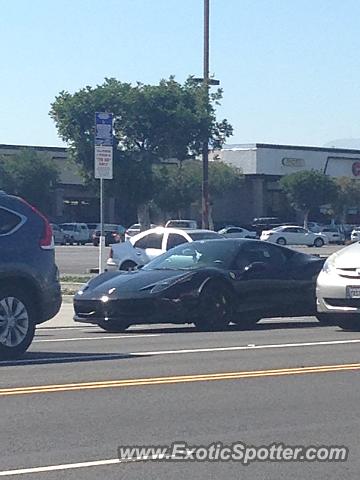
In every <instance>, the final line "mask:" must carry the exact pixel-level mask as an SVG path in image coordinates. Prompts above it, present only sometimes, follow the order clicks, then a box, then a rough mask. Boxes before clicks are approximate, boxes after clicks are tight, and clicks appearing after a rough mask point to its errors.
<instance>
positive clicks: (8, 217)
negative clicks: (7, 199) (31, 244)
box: [0, 208, 21, 235]
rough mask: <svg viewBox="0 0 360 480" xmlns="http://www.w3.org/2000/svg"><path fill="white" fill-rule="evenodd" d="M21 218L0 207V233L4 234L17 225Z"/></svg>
mask: <svg viewBox="0 0 360 480" xmlns="http://www.w3.org/2000/svg"><path fill="white" fill-rule="evenodd" d="M20 222H21V218H20V217H19V216H18V215H16V214H15V213H12V212H10V211H9V210H5V209H4V208H0V235H5V234H7V233H10V232H11V231H12V230H14V228H15V227H17V226H18V225H19V223H20Z"/></svg>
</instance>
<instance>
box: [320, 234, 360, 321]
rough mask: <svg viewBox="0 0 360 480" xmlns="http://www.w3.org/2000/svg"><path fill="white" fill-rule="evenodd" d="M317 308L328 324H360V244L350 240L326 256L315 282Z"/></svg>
mask: <svg viewBox="0 0 360 480" xmlns="http://www.w3.org/2000/svg"><path fill="white" fill-rule="evenodd" d="M316 298H317V310H318V312H319V313H318V315H320V318H322V319H324V320H325V321H326V322H327V323H328V324H332V325H333V324H334V325H339V326H340V327H342V328H344V329H348V328H351V329H356V330H359V328H360V244H359V243H357V242H356V243H353V244H352V245H348V246H347V247H345V248H342V249H341V250H338V251H337V252H335V253H333V254H332V255H330V257H328V259H327V260H326V262H325V264H324V266H323V269H322V271H321V272H320V274H319V276H318V278H317V284H316Z"/></svg>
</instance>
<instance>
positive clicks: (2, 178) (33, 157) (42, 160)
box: [0, 149, 58, 213]
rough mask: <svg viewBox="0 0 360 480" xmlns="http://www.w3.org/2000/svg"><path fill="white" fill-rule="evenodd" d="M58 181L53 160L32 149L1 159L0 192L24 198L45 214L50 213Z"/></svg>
mask: <svg viewBox="0 0 360 480" xmlns="http://www.w3.org/2000/svg"><path fill="white" fill-rule="evenodd" d="M57 179H58V169H57V167H56V165H55V164H54V162H53V160H52V159H51V158H50V157H48V156H47V155H43V154H41V153H38V152H36V151H35V150H34V149H24V150H21V151H20V152H19V153H17V154H15V155H11V156H1V157H0V189H2V190H5V191H6V192H7V193H11V194H14V195H19V196H21V197H23V198H24V199H25V200H27V201H28V202H30V203H31V204H33V205H34V206H35V207H37V208H39V209H40V210H41V211H43V212H44V213H49V206H50V204H51V197H52V194H53V187H54V185H55V183H56V181H57Z"/></svg>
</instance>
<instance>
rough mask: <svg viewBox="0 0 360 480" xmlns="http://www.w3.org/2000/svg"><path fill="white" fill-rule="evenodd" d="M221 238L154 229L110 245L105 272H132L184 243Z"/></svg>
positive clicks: (209, 233)
mask: <svg viewBox="0 0 360 480" xmlns="http://www.w3.org/2000/svg"><path fill="white" fill-rule="evenodd" d="M211 238H212V239H214V238H223V237H222V236H221V235H220V234H219V233H216V232H212V231H211V230H195V229H191V230H182V229H179V228H165V227H156V228H152V229H150V230H146V231H145V232H141V233H139V234H137V235H134V236H133V237H131V238H130V239H129V240H128V241H127V242H123V243H118V244H115V245H112V247H111V250H110V256H109V258H108V260H107V270H108V271H114V270H133V269H134V268H136V267H138V266H142V265H146V264H147V263H148V262H150V260H153V259H154V258H155V257H157V256H159V255H161V254H162V253H165V252H166V251H168V250H170V248H173V247H176V246H177V245H181V244H182V243H186V242H193V241H195V240H206V239H211Z"/></svg>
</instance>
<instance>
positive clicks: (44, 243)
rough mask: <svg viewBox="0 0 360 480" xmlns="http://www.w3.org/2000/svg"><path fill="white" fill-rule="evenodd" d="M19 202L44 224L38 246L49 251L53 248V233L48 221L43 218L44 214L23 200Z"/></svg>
mask: <svg viewBox="0 0 360 480" xmlns="http://www.w3.org/2000/svg"><path fill="white" fill-rule="evenodd" d="M20 200H21V201H22V202H23V203H25V205H27V206H28V207H29V208H30V209H31V210H32V211H33V212H34V213H35V214H36V215H38V216H39V217H40V218H41V219H42V220H43V222H44V230H43V232H42V235H41V238H40V241H39V245H40V247H41V248H43V249H44V250H50V249H53V248H54V237H53V231H52V228H51V225H50V223H49V221H48V219H47V218H46V217H45V215H44V214H42V213H41V212H39V210H38V209H37V208H35V207H34V206H33V205H31V204H30V203H29V202H27V201H26V200H24V199H23V198H20Z"/></svg>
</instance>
